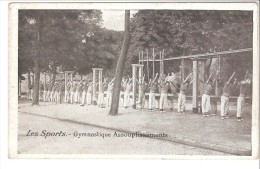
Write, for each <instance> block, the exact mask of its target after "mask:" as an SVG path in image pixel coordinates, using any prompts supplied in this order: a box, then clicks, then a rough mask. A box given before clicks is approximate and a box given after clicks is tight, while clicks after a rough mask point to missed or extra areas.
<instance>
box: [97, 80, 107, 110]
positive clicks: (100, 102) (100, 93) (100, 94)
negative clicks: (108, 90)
mask: <svg viewBox="0 0 260 169" xmlns="http://www.w3.org/2000/svg"><path fill="white" fill-rule="evenodd" d="M105 85H106V79H105V81H104V82H101V84H100V85H99V86H100V88H99V91H98V107H101V108H103V107H104V89H105Z"/></svg>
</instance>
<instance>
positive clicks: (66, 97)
mask: <svg viewBox="0 0 260 169" xmlns="http://www.w3.org/2000/svg"><path fill="white" fill-rule="evenodd" d="M69 102H70V92H68V91H67V92H66V94H65V103H69Z"/></svg>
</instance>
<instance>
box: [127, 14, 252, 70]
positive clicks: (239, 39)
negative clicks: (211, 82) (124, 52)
mask: <svg viewBox="0 0 260 169" xmlns="http://www.w3.org/2000/svg"><path fill="white" fill-rule="evenodd" d="M252 15H253V14H252V12H250V11H217V10H215V11H206V10H205V11H196V10H190V11H187V10H183V11H182V10H178V11H177V10H140V11H139V12H138V13H136V14H135V15H134V17H133V18H132V20H131V36H132V42H131V48H130V51H131V52H130V53H132V57H131V58H129V60H131V61H135V62H136V61H137V58H138V52H139V51H142V50H143V51H145V50H146V49H149V52H150V53H151V48H155V49H156V50H157V51H158V50H162V49H165V54H166V58H167V57H177V56H185V55H194V54H202V53H211V52H217V51H226V50H235V49H243V48H252V32H253V21H252ZM246 55H248V54H247V53H246ZM249 55H250V53H249ZM157 58H158V55H157ZM247 59H248V57H245V58H243V59H241V57H239V58H236V57H232V58H231V57H230V59H227V60H230V63H234V62H233V61H236V63H240V64H241V63H244V62H246V61H247ZM249 59H250V58H249ZM168 63H169V62H168ZM179 65H180V62H178V61H177V62H176V61H175V62H174V63H172V66H167V69H168V71H174V70H175V71H176V70H178V69H179ZM223 66H224V65H223ZM248 67H250V65H248V64H247V68H248ZM233 68H235V67H233ZM247 68H244V69H247ZM234 70H236V69H234ZM157 71H158V70H157ZM229 71H230V70H229ZM166 72H167V70H166Z"/></svg>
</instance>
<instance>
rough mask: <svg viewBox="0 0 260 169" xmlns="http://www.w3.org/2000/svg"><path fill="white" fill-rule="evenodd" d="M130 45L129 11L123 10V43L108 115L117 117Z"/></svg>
mask: <svg viewBox="0 0 260 169" xmlns="http://www.w3.org/2000/svg"><path fill="white" fill-rule="evenodd" d="M129 43H130V10H125V33H124V42H123V46H122V50H121V54H120V57H119V59H118V62H117V67H116V75H115V81H114V86H113V94H112V104H111V108H110V111H109V115H112V116H115V115H118V106H119V99H120V98H119V96H120V90H121V81H122V76H123V72H124V67H125V61H126V57H127V51H128V48H129Z"/></svg>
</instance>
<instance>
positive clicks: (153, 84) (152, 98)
mask: <svg viewBox="0 0 260 169" xmlns="http://www.w3.org/2000/svg"><path fill="white" fill-rule="evenodd" d="M157 76H158V73H157V74H156V76H155V77H154V79H153V80H151V79H150V82H149V87H150V93H149V103H148V109H149V111H152V110H153V105H154V104H155V105H156V100H155V92H156V89H157V84H156V83H157V82H155V81H156V79H157ZM156 108H157V106H156Z"/></svg>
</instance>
